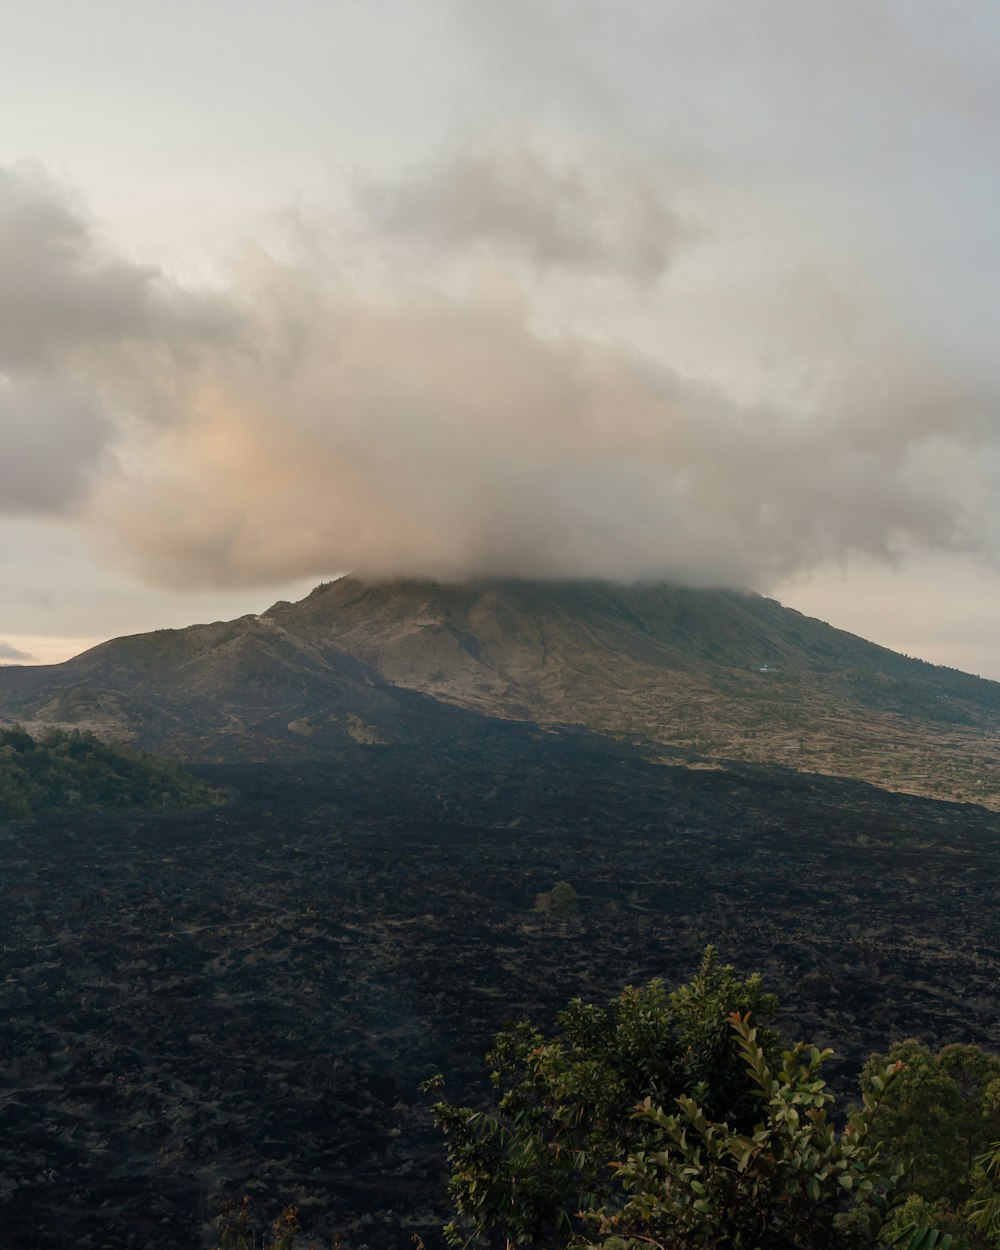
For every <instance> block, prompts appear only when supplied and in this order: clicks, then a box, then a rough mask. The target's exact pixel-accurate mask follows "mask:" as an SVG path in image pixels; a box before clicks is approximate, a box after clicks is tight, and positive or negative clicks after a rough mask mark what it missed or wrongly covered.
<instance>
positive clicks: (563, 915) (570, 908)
mask: <svg viewBox="0 0 1000 1250" xmlns="http://www.w3.org/2000/svg"><path fill="white" fill-rule="evenodd" d="M535 907H536V909H537V910H538V911H544V912H548V913H549V915H551V916H555V917H557V918H558V919H560V920H572V919H574V918H575V917H577V916H579V914H580V896H579V895H578V894H577V892H576V890H574V889H573V887H572V886H571V885H570V883H569V882H568V881H557V882H556V883H555V885H554V886H553V887H552V889H551V890H550V891H549V892H548V893H547V894H539V895H538V896H537V898H536V899H535Z"/></svg>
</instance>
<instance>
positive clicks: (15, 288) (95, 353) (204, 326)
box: [0, 165, 238, 515]
mask: <svg viewBox="0 0 1000 1250" xmlns="http://www.w3.org/2000/svg"><path fill="white" fill-rule="evenodd" d="M237 319H238V313H237V310H236V308H235V306H234V305H233V304H232V303H231V301H228V300H227V301H222V300H220V299H218V298H217V297H215V296H208V295H204V294H202V293H200V292H190V291H186V290H184V289H182V288H180V287H178V286H176V285H175V284H172V283H171V282H169V281H168V280H167V279H166V277H165V276H164V275H163V274H162V273H160V272H159V271H158V270H156V269H155V268H153V267H151V266H144V265H137V264H135V263H133V262H131V261H128V260H124V259H122V258H120V257H117V256H115V255H114V254H113V252H111V251H110V250H109V248H108V247H107V246H105V245H104V244H103V243H102V242H101V240H100V238H99V236H98V233H97V230H96V228H95V226H94V224H93V223H92V222H91V220H90V218H89V216H88V214H87V212H86V210H85V209H84V207H83V206H82V205H81V204H80V203H79V202H78V201H77V199H76V198H75V197H74V196H73V195H72V193H70V192H69V191H68V190H67V189H66V188H64V187H61V186H59V185H58V184H56V183H54V182H53V181H52V180H50V179H49V178H48V177H47V175H46V174H45V173H44V171H42V170H41V169H39V168H37V167H35V166H31V165H22V166H17V167H13V168H9V169H2V168H0V452H2V454H0V514H6V515H39V514H45V513H51V514H62V513H67V512H70V511H72V510H73V509H74V508H76V507H78V506H79V504H80V503H81V501H82V500H84V499H85V498H86V496H87V495H88V493H89V492H90V490H91V488H92V486H93V485H94V484H95V482H96V481H97V479H98V478H99V476H100V475H101V473H102V472H104V473H107V472H109V471H113V468H114V464H115V459H114V454H113V450H114V447H115V445H116V443H117V442H118V441H119V437H120V434H121V431H122V427H123V425H127V424H128V423H129V422H130V421H139V422H149V421H155V420H158V419H165V420H170V419H173V418H174V417H175V416H176V414H175V413H174V412H173V408H172V405H173V403H174V402H175V401H176V400H177V399H178V398H179V397H180V388H179V384H180V381H181V379H182V378H183V377H184V375H185V374H186V372H187V371H188V370H190V369H191V368H192V367H194V361H195V357H196V356H197V355H198V353H199V352H200V351H201V350H202V349H204V348H205V347H207V346H211V345H216V344H219V343H220V342H222V341H223V340H224V339H226V337H227V336H228V335H229V334H230V332H231V330H232V328H233V326H234V325H235V322H236V320H237ZM164 405H166V409H165V408H164Z"/></svg>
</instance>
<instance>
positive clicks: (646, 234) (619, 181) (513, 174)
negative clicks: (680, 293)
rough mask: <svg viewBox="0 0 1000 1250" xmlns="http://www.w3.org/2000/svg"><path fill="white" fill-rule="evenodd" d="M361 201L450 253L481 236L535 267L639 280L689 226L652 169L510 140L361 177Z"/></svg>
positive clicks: (382, 219) (396, 229)
mask: <svg viewBox="0 0 1000 1250" xmlns="http://www.w3.org/2000/svg"><path fill="white" fill-rule="evenodd" d="M361 202H362V204H363V205H364V207H365V208H366V209H367V211H368V212H369V213H370V215H371V216H372V218H373V219H374V220H375V221H376V222H377V223H378V224H379V225H380V226H381V227H382V228H384V229H386V230H388V231H390V232H393V233H396V234H399V235H401V236H404V237H409V238H411V239H423V240H425V241H427V242H429V243H431V244H433V245H435V246H437V247H439V248H443V249H446V250H448V251H450V252H454V250H455V249H457V248H466V247H472V246H476V245H481V246H486V247H490V248H494V249H496V250H498V251H500V252H504V253H508V254H513V255H514V256H515V257H521V258H523V259H524V260H525V261H526V262H527V263H528V264H529V265H532V266H535V267H537V268H541V269H547V268H549V267H555V268H568V269H576V270H581V271H584V272H587V273H598V274H618V275H620V276H622V277H625V278H627V279H628V280H630V281H635V282H638V283H641V284H647V283H652V282H655V281H656V280H657V279H659V278H660V277H661V275H662V274H663V272H664V270H665V269H666V268H667V266H668V264H669V263H670V262H671V260H672V259H673V257H674V255H675V253H676V251H677V250H678V248H679V247H680V246H681V244H682V243H684V242H685V241H687V237H688V235H689V234H690V229H689V228H687V227H685V226H683V225H682V223H681V220H680V218H679V216H678V215H677V214H676V213H675V212H674V210H673V209H672V207H671V206H670V204H669V203H668V201H667V199H666V196H665V195H664V192H663V190H662V188H660V187H659V186H658V185H657V181H656V179H654V178H652V177H650V176H649V175H645V174H642V173H640V172H639V171H638V170H636V169H634V168H629V167H628V166H627V165H622V164H620V163H619V164H618V165H612V164H609V163H608V162H606V161H604V162H595V161H591V162H590V163H588V164H587V165H586V167H584V166H583V165H582V164H579V163H569V162H566V161H563V162H559V161H557V160H555V159H554V158H553V157H551V156H543V155H541V154H540V153H538V152H535V151H532V150H530V149H528V148H524V147H516V146H509V145H508V146H506V147H497V146H493V147H480V148H469V147H466V148H463V149H461V150H459V151H456V152H451V153H449V154H447V155H445V156H443V157H440V158H438V159H437V160H435V161H430V162H427V163H425V164H424V165H422V166H420V167H419V168H418V169H417V170H415V171H414V172H412V173H411V174H410V175H409V177H407V178H404V179H401V180H398V181H396V182H394V183H383V184H381V185H375V184H369V185H367V186H366V187H364V188H363V190H362V193H361Z"/></svg>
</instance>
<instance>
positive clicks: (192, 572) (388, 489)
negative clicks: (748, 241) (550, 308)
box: [104, 260, 988, 586]
mask: <svg viewBox="0 0 1000 1250" xmlns="http://www.w3.org/2000/svg"><path fill="white" fill-rule="evenodd" d="M261 264H263V265H264V267H265V268H266V269H267V270H268V274H267V277H266V279H262V282H263V286H264V287H265V288H266V289H267V290H268V291H269V292H270V298H271V304H270V309H271V311H272V312H273V310H274V308H275V307H280V308H282V309H283V313H282V317H281V318H279V322H280V321H281V320H282V319H283V318H287V319H289V321H290V322H291V324H292V326H293V327H294V333H292V331H290V330H289V331H287V332H283V331H282V330H281V329H280V326H279V325H276V324H275V323H274V322H273V321H272V322H268V323H267V324H266V325H262V326H260V327H259V329H260V333H261V334H262V336H263V342H262V343H260V344H258V346H257V347H256V348H255V349H253V350H248V351H247V352H246V353H244V354H242V355H240V356H238V357H237V356H232V355H230V356H229V357H227V358H226V359H224V360H222V359H220V360H218V361H216V362H215V363H216V365H217V368H215V369H214V370H212V371H211V383H210V385H208V386H206V387H205V388H204V389H202V390H201V392H200V393H199V395H198V396H197V397H196V399H195V400H194V404H195V408H196V411H195V412H194V414H193V415H192V416H191V418H190V419H189V420H188V421H187V422H185V423H184V425H183V426H181V427H175V428H173V429H171V430H170V431H169V432H168V434H167V435H166V436H165V437H163V438H161V439H159V440H158V441H157V443H156V446H155V449H153V450H150V452H149V453H148V454H147V455H145V456H144V457H143V458H142V463H143V466H144V467H142V468H140V469H139V470H138V471H137V473H136V474H135V475H133V476H132V477H130V478H129V479H127V480H126V479H123V480H121V481H120V482H119V483H118V487H117V489H116V491H114V492H111V493H109V494H108V495H107V496H106V497H105V500H104V507H105V509H106V511H105V514H104V516H105V520H106V522H107V523H109V524H110V525H111V526H112V527H113V529H114V530H115V531H116V533H117V534H118V535H119V536H120V541H121V542H122V543H123V545H124V546H125V548H126V549H127V550H128V551H129V552H130V553H131V557H132V560H133V563H134V566H135V567H136V568H137V569H139V568H141V569H142V570H144V571H145V573H146V575H148V576H153V577H156V578H158V579H160V580H162V581H164V582H166V583H168V584H171V585H174V586H183V585H187V584H192V583H193V584H197V585H211V584H219V583H225V584H230V585H240V584H250V583H253V582H255V581H268V580H277V579H279V578H281V577H289V576H304V575H309V574H315V575H317V576H319V575H322V574H323V571H324V570H327V571H329V570H337V569H345V568H360V569H361V570H362V571H363V572H368V573H377V574H393V573H407V574H426V575H434V576H439V577H446V578H458V577H463V576H467V575H471V574H520V575H525V576H546V577H552V576H604V577H619V578H633V577H656V576H662V577H671V578H677V579H680V580H684V581H689V582H700V583H724V584H740V585H746V584H751V585H757V586H764V585H768V584H773V583H774V582H775V581H776V580H777V579H780V578H784V577H787V576H788V575H790V574H792V573H794V572H796V571H798V570H800V569H802V568H806V567H812V566H814V565H815V564H816V563H818V562H821V561H824V560H838V559H843V558H845V557H847V556H848V555H850V554H852V553H859V552H863V553H868V554H875V555H878V556H881V557H884V558H894V557H896V556H901V555H905V554H906V553H907V552H908V551H910V550H912V549H915V548H923V547H942V548H946V549H948V548H964V547H966V546H967V545H969V544H974V543H975V542H976V538H975V535H974V533H973V526H974V513H973V511H972V508H973V507H974V505H975V503H976V492H977V491H979V492H982V491H984V490H985V483H984V482H983V481H982V480H981V474H980V468H979V465H978V460H979V457H980V452H981V448H982V445H983V441H984V439H986V438H987V437H988V426H984V424H983V423H982V421H981V420H980V419H979V417H978V416H977V415H976V414H977V413H978V412H979V408H978V407H977V404H978V402H979V399H980V397H979V396H978V395H976V394H973V393H971V392H967V391H966V390H964V389H963V387H962V386H960V385H959V384H958V383H957V382H955V381H952V380H950V379H948V378H946V377H945V376H941V375H938V374H937V373H936V372H935V370H934V369H933V368H932V367H930V366H929V365H928V363H927V362H926V361H923V360H921V359H919V357H918V356H917V355H916V354H913V353H907V352H906V351H905V350H904V349H903V348H902V347H897V348H895V349H894V350H890V348H889V346H888V345H887V344H885V343H878V344H873V345H872V346H871V348H870V356H869V359H868V360H867V362H862V361H860V360H857V361H855V362H854V364H853V368H852V369H851V370H850V371H849V373H848V374H847V376H846V378H844V379H843V380H834V381H830V382H829V383H828V384H827V386H826V388H825V406H824V408H823V410H822V411H821V412H819V413H818V414H814V416H813V418H812V419H810V418H809V417H808V416H807V415H805V414H803V413H802V412H799V411H787V410H781V409H779V408H771V409H768V408H760V407H748V406H746V405H742V404H740V403H738V402H736V401H735V400H734V399H733V398H732V397H730V396H728V395H727V394H725V393H724V392H723V391H721V390H720V389H719V388H717V387H714V386H712V385H711V384H710V383H708V382H705V381H697V380H693V379H691V378H689V377H685V376H683V375H682V374H680V373H679V372H678V371H676V370H673V369H671V368H670V367H669V366H667V365H665V364H663V363H662V362H654V361H651V360H649V359H645V358H643V357H641V356H640V355H638V354H637V353H635V352H633V351H631V350H629V349H628V348H627V347H623V346H622V345H619V344H614V343H603V344H602V343H598V342H595V341H593V340H587V339H582V338H573V337H570V336H559V337H552V336H551V335H545V334H542V333H540V332H538V331H537V330H535V329H533V328H532V327H531V325H530V324H529V323H528V322H527V321H526V319H525V318H524V316H523V315H522V311H520V310H518V309H517V308H510V307H508V306H506V305H504V304H502V303H501V304H490V303H489V302H488V301H485V300H474V299H472V298H459V297H450V296H443V295H440V294H437V293H432V292H430V291H426V290H425V291H424V292H423V294H422V295H421V296H419V297H418V296H416V295H415V294H413V293H411V294H410V295H409V296H408V298H407V299H406V300H403V301H399V302H393V301H379V300H376V299H373V298H370V297H369V298H362V297H361V296H360V295H358V294H357V293H353V294H352V295H351V296H350V297H348V296H347V295H345V293H344V291H343V289H340V290H332V291H331V292H329V293H327V294H326V295H324V294H322V291H321V286H322V277H321V275H319V274H317V272H316V271H315V270H313V271H311V272H310V273H309V274H308V275H307V274H303V273H300V272H294V271H288V270H287V269H282V268H281V267H278V266H270V265H268V262H266V260H261ZM290 339H294V342H295V351H294V354H293V355H292V356H291V357H289V356H288V354H287V352H286V351H284V350H283V351H282V352H280V353H278V352H274V351H268V350H267V349H266V345H267V344H268V343H272V342H278V343H282V344H286V343H287V342H288V341H289V340H290ZM278 361H280V364H278V363H276V362H278ZM945 467H946V468H947V470H948V471H947V472H944V473H943V472H942V469H943V468H945Z"/></svg>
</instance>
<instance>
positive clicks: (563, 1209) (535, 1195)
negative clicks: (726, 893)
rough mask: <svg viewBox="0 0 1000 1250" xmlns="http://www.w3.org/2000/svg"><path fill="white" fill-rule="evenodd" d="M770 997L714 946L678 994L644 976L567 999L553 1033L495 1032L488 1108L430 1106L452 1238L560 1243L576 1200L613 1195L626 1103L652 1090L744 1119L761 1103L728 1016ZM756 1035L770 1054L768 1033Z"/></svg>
mask: <svg viewBox="0 0 1000 1250" xmlns="http://www.w3.org/2000/svg"><path fill="white" fill-rule="evenodd" d="M776 1006H777V1001H776V999H775V998H774V996H773V995H772V994H767V993H765V992H764V990H763V987H762V984H761V979H760V977H759V976H757V975H754V976H751V977H749V978H747V979H746V980H745V981H744V980H740V979H739V978H738V977H737V976H736V974H735V972H734V970H733V968H732V967H731V966H730V965H727V964H722V963H721V962H720V960H719V957H718V955H717V953H716V952H715V951H714V950H713V949H712V948H711V947H709V948H708V949H707V950H706V952H705V955H704V957H703V959H702V961H701V965H700V967H699V969H698V972H697V973H696V975H695V977H694V978H693V980H692V981H691V982H690V984H688V985H686V986H684V987H682V988H681V989H679V990H676V991H675V992H674V993H670V992H668V991H667V989H666V988H665V986H664V985H663V983H662V982H661V981H651V982H650V983H649V984H648V985H646V986H642V987H639V988H634V987H630V988H628V989H626V990H625V991H624V992H623V993H622V994H621V995H620V996H619V997H618V998H617V999H615V1000H614V1001H613V1002H612V1003H611V1004H610V1005H609V1006H607V1007H598V1006H593V1005H590V1004H586V1003H583V1002H581V1001H580V1000H579V999H574V1000H573V1001H572V1002H571V1003H570V1004H569V1005H568V1006H567V1008H566V1010H565V1011H563V1012H562V1013H561V1015H560V1016H559V1017H558V1021H557V1031H556V1035H555V1037H553V1038H551V1039H547V1038H546V1037H545V1036H544V1035H543V1034H542V1033H541V1032H540V1031H539V1030H538V1029H536V1028H534V1027H532V1026H531V1025H529V1024H525V1023H522V1024H518V1025H515V1026H513V1027H512V1028H509V1029H507V1030H505V1031H504V1032H502V1033H500V1034H498V1035H497V1037H496V1040H495V1044H494V1046H493V1049H492V1050H491V1051H490V1053H489V1054H488V1055H487V1063H488V1064H489V1065H490V1067H491V1068H492V1073H491V1081H492V1084H493V1087H494V1089H495V1090H496V1104H495V1107H494V1108H492V1109H491V1110H489V1111H480V1110H475V1109H473V1108H471V1107H460V1106H455V1105H453V1104H451V1103H448V1102H445V1101H440V1102H438V1103H437V1104H436V1106H435V1108H434V1115H435V1121H436V1123H437V1124H438V1126H439V1127H440V1128H441V1129H442V1130H443V1132H444V1133H445V1136H446V1138H447V1141H448V1153H449V1159H450V1162H451V1167H452V1175H451V1181H450V1186H449V1189H450V1193H451V1197H452V1201H453V1203H454V1207H455V1212H456V1218H455V1220H454V1221H453V1222H452V1224H451V1225H449V1228H448V1230H447V1231H448V1235H449V1237H450V1239H451V1241H452V1242H453V1243H454V1244H461V1243H464V1242H465V1241H467V1240H469V1241H471V1242H473V1243H475V1244H480V1245H490V1244H494V1243H495V1244H498V1245H503V1243H504V1241H505V1240H506V1239H508V1238H509V1239H510V1240H512V1241H515V1242H518V1243H526V1244H528V1243H531V1242H534V1241H539V1240H544V1241H545V1244H546V1245H553V1246H555V1245H565V1244H566V1243H567V1242H568V1241H569V1240H570V1239H571V1238H573V1237H575V1236H577V1235H578V1234H579V1233H580V1231H581V1229H582V1227H583V1224H582V1223H581V1221H580V1219H579V1218H578V1216H577V1213H578V1212H579V1211H580V1210H581V1209H584V1208H589V1209H596V1208H598V1207H599V1206H600V1205H601V1204H602V1203H605V1202H608V1201H612V1200H614V1199H616V1198H620V1196H621V1187H620V1185H619V1184H618V1183H617V1182H616V1181H615V1179H614V1176H613V1173H612V1169H611V1168H610V1164H611V1163H612V1162H615V1161H619V1160H621V1159H622V1158H623V1155H624V1153H627V1151H628V1150H629V1149H630V1147H632V1146H635V1147H636V1148H638V1147H639V1146H640V1145H641V1143H642V1142H643V1141H644V1140H645V1137H646V1136H647V1132H646V1126H644V1125H643V1124H641V1123H640V1122H639V1121H634V1120H632V1119H630V1115H631V1111H632V1109H633V1108H634V1107H635V1105H636V1104H638V1103H641V1102H643V1100H645V1099H647V1098H648V1099H650V1100H651V1102H652V1103H654V1104H657V1105H661V1104H672V1103H673V1100H674V1099H676V1098H677V1097H678V1096H679V1095H681V1094H687V1095H691V1096H693V1097H696V1098H697V1099H699V1100H700V1102H701V1103H702V1104H703V1105H704V1106H705V1107H706V1108H707V1109H708V1113H709V1114H710V1115H711V1116H713V1117H715V1118H725V1117H728V1118H729V1119H731V1120H732V1122H733V1123H734V1124H735V1125H736V1126H738V1127H739V1128H740V1129H745V1128H750V1127H751V1126H752V1122H753V1116H754V1114H755V1112H756V1109H757V1102H756V1099H755V1097H754V1094H753V1086H752V1082H751V1080H750V1078H749V1077H748V1074H747V1072H746V1071H745V1066H744V1064H743V1062H742V1060H741V1058H740V1055H739V1053H738V1050H737V1047H736V1046H735V1044H734V1041H733V1037H732V1031H731V1029H730V1027H729V1025H728V1024H727V1016H728V1015H729V1014H730V1013H732V1012H734V1011H738V1012H741V1013H744V1014H745V1013H747V1012H751V1013H753V1018H754V1020H759V1021H761V1022H762V1023H765V1022H766V1021H767V1020H768V1019H769V1018H770V1017H771V1016H772V1015H773V1013H774V1010H775V1007H776ZM760 1040H761V1044H762V1046H763V1048H764V1050H765V1053H767V1054H772V1053H775V1050H776V1044H777V1035H776V1034H775V1033H772V1032H770V1031H767V1030H762V1031H761V1034H760ZM430 1084H431V1086H432V1088H435V1089H440V1088H441V1086H442V1080H441V1078H436V1079H435V1081H434V1082H432V1083H430Z"/></svg>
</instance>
